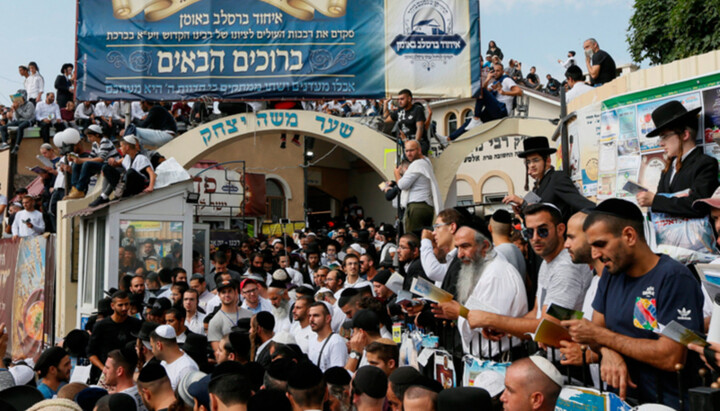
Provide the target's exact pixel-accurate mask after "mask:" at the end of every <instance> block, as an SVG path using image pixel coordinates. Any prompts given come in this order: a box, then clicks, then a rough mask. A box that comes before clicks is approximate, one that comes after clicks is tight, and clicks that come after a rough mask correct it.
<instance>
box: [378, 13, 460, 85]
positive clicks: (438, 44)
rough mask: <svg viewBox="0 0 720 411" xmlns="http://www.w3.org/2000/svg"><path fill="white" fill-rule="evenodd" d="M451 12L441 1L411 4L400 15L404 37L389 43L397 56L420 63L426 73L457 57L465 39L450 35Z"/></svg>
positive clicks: (402, 35) (451, 25) (400, 36)
mask: <svg viewBox="0 0 720 411" xmlns="http://www.w3.org/2000/svg"><path fill="white" fill-rule="evenodd" d="M453 17H454V16H453V13H452V10H451V9H450V7H448V5H447V4H445V3H444V2H442V1H440V0H418V1H415V2H412V3H411V4H410V5H409V6H408V7H407V8H406V9H405V12H404V13H403V21H402V24H403V34H399V35H398V36H397V37H395V39H393V41H392V42H391V43H390V47H392V49H393V50H394V51H395V53H397V54H398V55H399V56H404V57H406V58H409V59H411V60H413V61H417V62H420V63H421V64H423V67H424V68H426V69H427V70H428V71H429V70H432V69H433V68H434V67H435V65H436V64H437V63H438V62H446V61H447V60H449V59H451V58H453V57H454V56H457V55H459V54H460V53H461V52H462V51H463V49H464V48H465V45H466V43H465V40H463V38H462V37H460V35H458V34H453V29H454V27H453V26H454V21H453Z"/></svg>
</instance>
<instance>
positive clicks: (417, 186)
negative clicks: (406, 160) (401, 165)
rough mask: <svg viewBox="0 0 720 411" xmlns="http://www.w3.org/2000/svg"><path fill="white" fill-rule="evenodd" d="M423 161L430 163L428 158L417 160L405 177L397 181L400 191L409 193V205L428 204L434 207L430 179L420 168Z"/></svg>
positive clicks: (409, 167) (411, 164)
mask: <svg viewBox="0 0 720 411" xmlns="http://www.w3.org/2000/svg"><path fill="white" fill-rule="evenodd" d="M421 161H430V160H428V158H427V157H423V158H421V159H417V160H415V161H413V162H412V163H410V166H408V169H407V171H406V172H405V175H403V177H402V178H401V179H400V180H398V181H397V185H398V187H400V190H403V191H408V193H409V195H408V200H407V202H408V204H410V203H427V204H428V205H429V206H431V207H432V206H433V200H432V184H431V182H430V177H428V176H425V175H424V174H423V173H422V169H421V168H420V167H421V165H420V162H421Z"/></svg>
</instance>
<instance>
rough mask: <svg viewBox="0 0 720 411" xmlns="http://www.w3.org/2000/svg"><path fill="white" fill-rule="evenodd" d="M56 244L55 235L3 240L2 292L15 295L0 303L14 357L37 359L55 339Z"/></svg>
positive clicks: (0, 250)
mask: <svg viewBox="0 0 720 411" xmlns="http://www.w3.org/2000/svg"><path fill="white" fill-rule="evenodd" d="M54 244H55V236H52V235H50V236H47V237H46V236H35V237H28V238H22V239H20V240H19V241H13V240H10V239H3V240H0V257H2V261H0V263H1V264H0V285H1V286H2V288H1V289H0V295H3V296H5V295H7V294H9V295H11V296H12V298H8V299H3V300H2V302H1V303H0V322H4V323H5V328H7V331H8V349H10V350H11V355H12V357H13V358H34V359H37V357H38V356H39V355H40V353H41V352H42V350H43V349H44V348H45V347H46V346H47V345H48V344H50V343H51V342H52V341H54V338H53V335H52V331H53V327H52V323H53V318H52V316H53V313H54V311H53V301H54V296H55V294H54V284H55V276H54V275H53V274H54V272H55V265H54V261H55V259H54V251H53V250H54V248H53V247H54ZM21 273H22V275H20V274H21ZM0 354H3V355H4V354H5V353H0Z"/></svg>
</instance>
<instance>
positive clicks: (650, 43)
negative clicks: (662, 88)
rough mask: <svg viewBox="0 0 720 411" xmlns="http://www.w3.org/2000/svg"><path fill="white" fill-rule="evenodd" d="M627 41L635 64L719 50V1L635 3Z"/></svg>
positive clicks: (652, 0) (650, 0)
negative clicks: (646, 60)
mask: <svg viewBox="0 0 720 411" xmlns="http://www.w3.org/2000/svg"><path fill="white" fill-rule="evenodd" d="M634 9H635V11H634V13H633V16H632V17H631V18H630V27H628V35H627V41H628V45H629V51H630V55H631V56H632V58H633V60H635V61H636V62H640V61H642V60H645V59H648V60H650V62H651V63H652V64H664V63H669V62H671V61H674V60H678V59H682V58H685V57H690V56H693V55H696V54H702V53H707V52H709V51H712V50H715V49H718V48H720V31H719V30H718V27H720V0H636V1H635V5H634Z"/></svg>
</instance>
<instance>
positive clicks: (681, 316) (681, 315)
mask: <svg viewBox="0 0 720 411" xmlns="http://www.w3.org/2000/svg"><path fill="white" fill-rule="evenodd" d="M677 312H678V318H677V319H678V320H685V321H688V320H691V319H692V318H691V317H690V313H692V310H688V309H687V308H685V307H683V308H681V309H679V310H677Z"/></svg>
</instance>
